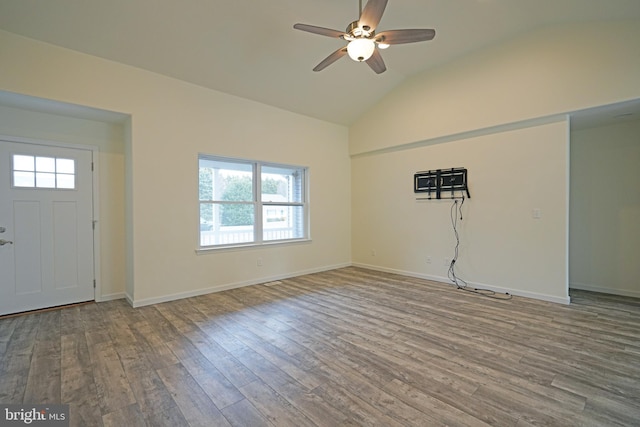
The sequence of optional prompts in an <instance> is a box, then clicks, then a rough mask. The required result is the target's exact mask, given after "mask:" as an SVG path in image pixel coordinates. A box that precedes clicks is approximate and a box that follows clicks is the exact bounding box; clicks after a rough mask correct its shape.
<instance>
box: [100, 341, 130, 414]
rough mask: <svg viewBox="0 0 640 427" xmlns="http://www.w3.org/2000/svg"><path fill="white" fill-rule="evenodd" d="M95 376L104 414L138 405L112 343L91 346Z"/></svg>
mask: <svg viewBox="0 0 640 427" xmlns="http://www.w3.org/2000/svg"><path fill="white" fill-rule="evenodd" d="M89 354H90V357H91V365H92V368H93V376H94V381H95V384H96V390H97V393H98V399H99V401H100V408H101V410H102V413H103V414H107V413H109V412H113V411H116V410H119V409H121V408H124V407H125V406H128V405H130V404H132V403H136V400H135V397H134V395H133V391H132V390H131V385H130V383H129V381H128V379H127V376H126V375H125V373H124V370H123V368H122V364H121V363H120V358H119V356H118V353H117V351H116V349H115V348H114V347H113V344H112V343H111V342H102V343H99V344H96V345H90V346H89Z"/></svg>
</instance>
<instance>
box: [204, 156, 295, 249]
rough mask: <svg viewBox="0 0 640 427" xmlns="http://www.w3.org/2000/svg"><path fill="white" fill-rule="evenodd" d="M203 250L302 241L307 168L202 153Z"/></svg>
mask: <svg viewBox="0 0 640 427" xmlns="http://www.w3.org/2000/svg"><path fill="white" fill-rule="evenodd" d="M198 166H199V197H200V248H204V249H206V248H213V247H223V246H238V245H259V244H264V243H272V242H278V241H291V240H303V239H307V238H308V233H307V216H308V214H307V211H308V206H307V200H306V185H307V183H306V179H307V178H306V177H307V169H306V168H304V167H300V166H287V165H276V164H270V163H262V162H255V161H249V160H235V159H227V158H220V157H213V156H206V155H200V156H199V158H198Z"/></svg>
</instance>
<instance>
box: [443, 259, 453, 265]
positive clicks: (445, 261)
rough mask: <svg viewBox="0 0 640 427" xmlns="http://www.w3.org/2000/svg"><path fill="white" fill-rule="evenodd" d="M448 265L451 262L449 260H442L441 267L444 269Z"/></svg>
mask: <svg viewBox="0 0 640 427" xmlns="http://www.w3.org/2000/svg"><path fill="white" fill-rule="evenodd" d="M450 264H451V260H450V259H449V258H443V259H442V265H444V266H445V267H449V265H450Z"/></svg>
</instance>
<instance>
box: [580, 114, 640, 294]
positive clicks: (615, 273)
mask: <svg viewBox="0 0 640 427" xmlns="http://www.w3.org/2000/svg"><path fill="white" fill-rule="evenodd" d="M639 188H640V121H634V122H626V123H622V124H618V125H611V126H603V127H598V128H593V129H585V130H581V131H576V132H572V133H571V204H570V221H571V226H570V234H569V236H570V239H569V241H570V245H569V248H570V252H569V253H570V258H569V266H570V269H569V277H570V285H571V287H572V288H577V289H586V290H591V291H597V292H605V293H613V294H620V295H628V296H634V297H640V281H639V280H638V278H640V262H638V260H639V259H640V191H639Z"/></svg>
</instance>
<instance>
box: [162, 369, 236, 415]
mask: <svg viewBox="0 0 640 427" xmlns="http://www.w3.org/2000/svg"><path fill="white" fill-rule="evenodd" d="M157 372H158V375H159V376H160V379H162V382H163V383H164V385H165V386H166V387H167V389H168V390H169V392H170V393H171V395H172V396H173V400H174V401H175V402H176V403H177V404H178V406H179V407H180V409H181V411H182V414H183V415H184V417H185V418H186V420H187V422H188V423H189V425H190V426H193V427H197V426H202V427H208V426H211V425H215V426H221V427H222V426H229V425H230V424H229V422H228V421H227V419H226V418H225V417H224V416H223V415H222V413H221V412H220V410H219V409H218V408H217V407H216V406H215V405H214V403H213V402H212V401H211V399H209V396H207V394H206V393H205V392H204V391H203V390H202V388H201V387H200V385H199V384H198V383H197V382H196V380H194V379H193V377H192V376H191V374H189V372H188V371H187V370H186V369H185V368H184V367H183V366H182V365H181V364H180V365H176V366H170V367H166V368H163V369H159V370H158V371H157Z"/></svg>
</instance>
